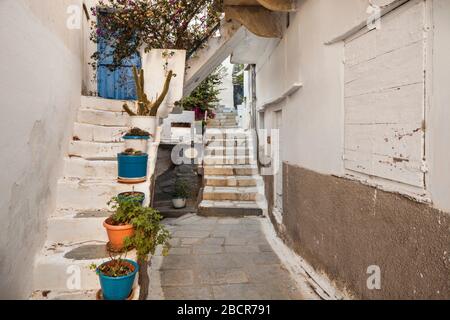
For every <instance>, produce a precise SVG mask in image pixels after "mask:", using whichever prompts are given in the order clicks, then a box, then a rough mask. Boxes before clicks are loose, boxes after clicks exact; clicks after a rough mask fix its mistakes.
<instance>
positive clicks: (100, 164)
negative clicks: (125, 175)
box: [64, 157, 117, 179]
mask: <svg viewBox="0 0 450 320" xmlns="http://www.w3.org/2000/svg"><path fill="white" fill-rule="evenodd" d="M64 176H65V177H77V178H95V177H103V178H110V179H114V178H117V161H116V159H115V158H113V159H112V160H86V159H83V158H78V157H70V158H69V157H67V158H65V159H64Z"/></svg>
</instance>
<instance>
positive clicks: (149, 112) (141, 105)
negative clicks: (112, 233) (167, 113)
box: [123, 66, 174, 117]
mask: <svg viewBox="0 0 450 320" xmlns="http://www.w3.org/2000/svg"><path fill="white" fill-rule="evenodd" d="M133 76H134V83H135V85H136V94H137V98H138V100H137V110H136V112H135V111H133V110H131V108H130V107H129V106H128V104H126V103H125V104H124V105H123V109H124V110H125V112H126V113H128V115H130V116H151V117H156V115H157V114H158V109H159V107H160V106H161V104H162V103H163V101H164V99H165V98H166V96H167V94H168V93H169V87H170V82H171V81H172V77H174V73H173V71H172V70H170V71H169V72H168V74H167V77H166V81H165V82H164V87H163V90H162V92H161V94H160V95H158V96H157V97H156V99H155V100H154V101H153V100H149V99H148V97H147V94H146V93H145V92H144V84H145V76H144V70H143V69H140V70H139V71H138V69H137V68H136V67H135V66H133Z"/></svg>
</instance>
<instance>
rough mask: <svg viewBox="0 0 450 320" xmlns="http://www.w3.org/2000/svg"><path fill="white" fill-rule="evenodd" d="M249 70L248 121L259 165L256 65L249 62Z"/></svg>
mask: <svg viewBox="0 0 450 320" xmlns="http://www.w3.org/2000/svg"><path fill="white" fill-rule="evenodd" d="M249 69H250V70H249V71H250V96H251V104H250V116H251V121H250V128H251V130H252V133H253V138H254V141H255V144H256V145H255V150H254V151H253V153H254V154H255V153H256V160H257V163H258V166H259V165H260V161H259V160H260V159H259V136H258V131H257V120H256V113H257V111H256V102H257V97H256V65H255V64H251V65H250V66H249Z"/></svg>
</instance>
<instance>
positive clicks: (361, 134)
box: [345, 123, 423, 161]
mask: <svg viewBox="0 0 450 320" xmlns="http://www.w3.org/2000/svg"><path fill="white" fill-rule="evenodd" d="M421 126H422V124H421V123H417V124H408V125H405V124H373V125H371V124H368V125H346V126H345V141H346V143H345V149H346V151H347V150H351V151H357V152H362V153H365V154H367V155H370V154H379V155H385V156H389V157H392V158H399V159H403V160H417V161H420V160H422V155H421V153H420V152H417V151H418V150H420V149H421V148H422V138H423V131H422V127H421Z"/></svg>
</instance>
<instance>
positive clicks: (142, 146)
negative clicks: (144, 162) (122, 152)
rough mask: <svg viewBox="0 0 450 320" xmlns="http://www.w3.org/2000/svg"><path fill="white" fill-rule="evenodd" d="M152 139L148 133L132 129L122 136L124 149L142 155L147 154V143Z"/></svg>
mask: <svg viewBox="0 0 450 320" xmlns="http://www.w3.org/2000/svg"><path fill="white" fill-rule="evenodd" d="M152 138H153V136H152V135H151V134H150V133H149V132H148V131H145V130H142V129H139V128H132V129H130V130H129V131H128V132H127V133H126V134H125V135H124V136H123V139H124V140H125V149H134V150H137V151H140V152H142V153H147V150H148V142H149V141H150V142H151V140H152Z"/></svg>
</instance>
